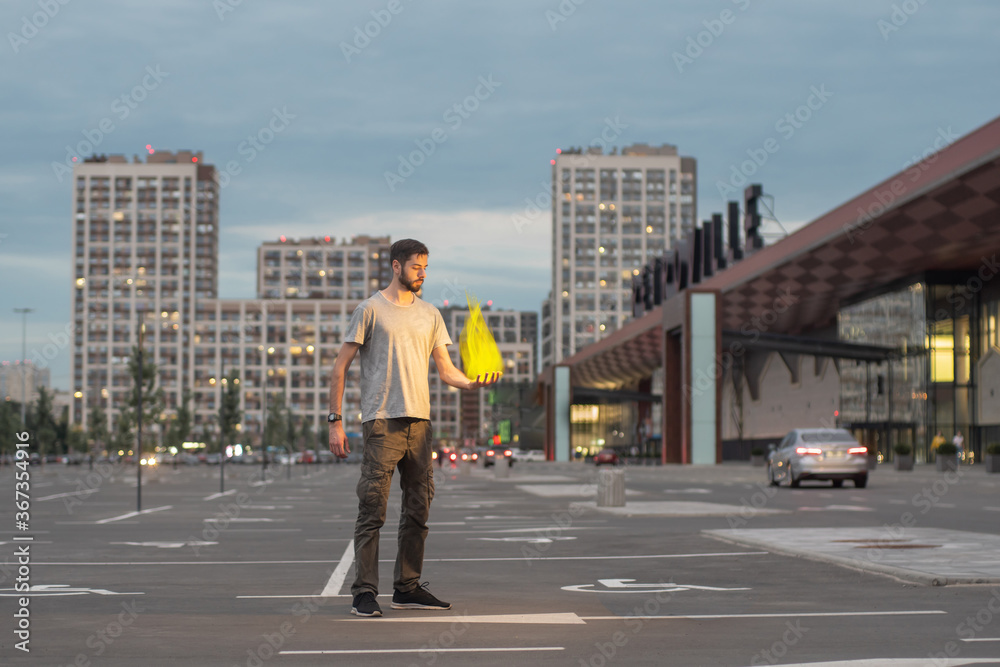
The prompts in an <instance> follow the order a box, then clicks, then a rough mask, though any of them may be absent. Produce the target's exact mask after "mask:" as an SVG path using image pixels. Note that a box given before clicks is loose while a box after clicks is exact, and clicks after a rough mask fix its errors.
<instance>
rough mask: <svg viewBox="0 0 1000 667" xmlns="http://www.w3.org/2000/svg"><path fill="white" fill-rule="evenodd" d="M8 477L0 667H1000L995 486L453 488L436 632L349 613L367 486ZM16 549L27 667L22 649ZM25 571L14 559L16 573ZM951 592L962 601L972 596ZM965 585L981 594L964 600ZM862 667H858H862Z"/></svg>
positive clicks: (704, 480) (551, 484)
mask: <svg viewBox="0 0 1000 667" xmlns="http://www.w3.org/2000/svg"><path fill="white" fill-rule="evenodd" d="M227 471H228V476H227V480H226V491H225V492H224V493H221V494H220V490H219V469H218V467H212V468H209V467H205V466H203V467H194V468H185V467H181V468H179V469H177V470H173V469H170V468H164V469H161V470H157V471H155V472H154V473H150V472H148V471H147V474H145V476H144V484H143V487H142V508H143V512H142V513H140V514H136V513H135V510H136V495H137V489H136V485H135V469H134V468H131V469H118V468H114V469H111V468H107V469H104V468H100V467H98V468H96V469H95V470H94V471H93V472H91V471H89V470H88V469H87V467H86V466H82V467H63V466H55V465H49V466H46V467H45V468H44V469H39V468H32V477H31V490H30V495H31V509H30V514H31V516H30V528H29V530H28V531H26V532H25V531H17V530H16V529H15V511H16V508H15V506H14V501H13V498H14V476H13V470H12V469H11V468H9V467H7V468H3V469H0V475H2V477H0V494H2V497H4V498H7V500H6V501H3V503H0V526H2V527H4V528H5V530H0V542H3V544H2V548H3V552H0V553H2V557H0V596H3V597H4V601H3V609H4V611H3V612H2V613H3V617H4V618H3V621H2V623H3V625H4V626H5V627H6V628H7V629H5V631H4V632H2V633H0V662H2V663H3V664H12V665H13V664H37V665H81V666H85V665H122V666H124V665H129V666H133V665H149V666H160V665H205V666H209V665H226V666H227V667H231V666H233V665H249V666H255V665H293V666H298V665H320V664H323V665H328V664H344V665H368V664H371V665H470V664H475V665H509V664H539V663H543V662H544V663H547V664H554V665H592V666H594V667H601V666H603V665H612V664H615V665H647V664H648V665H726V666H730V665H731V666H740V667H742V666H745V665H767V664H783V665H791V664H828V663H830V662H834V661H845V662H836V664H838V665H840V664H843V665H897V666H900V667H902V666H907V665H914V666H915V665H976V664H1000V565H998V564H1000V552H998V547H997V535H998V534H1000V479H998V478H997V476H989V475H986V474H985V473H984V472H983V471H982V470H981V469H976V468H969V469H964V470H963V471H962V472H961V473H960V474H957V475H956V474H954V473H952V474H951V475H949V476H947V477H946V476H945V475H944V474H943V473H938V472H936V471H934V470H932V469H931V468H929V467H926V468H919V467H918V470H916V471H915V472H913V473H898V472H895V471H893V470H891V469H884V470H883V469H879V470H877V471H875V472H874V473H873V475H872V478H871V482H870V484H869V487H868V488H867V489H853V488H851V487H850V485H849V484H848V485H846V486H845V488H841V489H834V488H830V487H829V486H828V485H823V484H818V483H817V484H814V485H810V484H808V483H803V486H802V488H800V489H789V488H779V489H772V488H770V487H767V486H765V485H764V484H763V480H764V472H763V471H762V470H761V469H754V468H750V467H749V466H746V465H723V466H714V467H685V468H680V467H665V468H660V467H632V468H628V469H627V470H626V471H625V479H626V488H627V491H628V493H627V496H626V497H627V502H626V506H625V508H611V509H608V508H598V507H596V506H595V503H594V497H593V496H594V493H595V490H596V487H595V480H596V476H595V470H594V469H593V468H592V467H588V466H585V465H583V464H552V463H528V464H518V465H516V466H515V467H514V468H513V469H512V470H511V471H510V476H509V477H506V478H498V476H497V474H496V472H495V471H493V470H483V469H481V468H476V469H473V470H472V471H471V472H468V473H464V472H462V471H460V470H458V469H441V470H438V472H437V474H436V483H437V495H436V498H435V500H434V505H433V509H432V516H431V534H430V538H429V541H428V546H427V554H426V562H425V568H424V579H425V580H427V581H428V582H429V583H430V587H431V590H432V592H434V593H435V594H436V595H437V596H438V597H440V598H442V599H445V600H448V601H451V602H452V603H453V609H452V610H450V611H447V612H426V611H423V612H421V611H396V610H392V609H390V608H389V604H388V602H389V596H391V593H392V591H391V574H392V561H393V558H394V555H395V520H394V518H393V514H394V513H395V512H394V511H393V508H394V507H398V489H394V492H393V496H392V498H391V499H390V519H389V521H388V522H387V526H386V529H384V530H383V540H382V551H381V559H382V583H383V590H382V591H380V593H381V597H380V602H381V603H382V607H383V611H384V612H385V616H384V617H382V618H378V619H359V618H357V617H354V616H352V615H350V614H349V610H350V602H351V598H350V595H349V587H350V581H351V578H352V575H353V572H352V570H351V549H350V544H351V538H352V533H353V523H354V517H355V513H356V498H355V495H354V485H355V482H356V479H357V475H358V467H357V466H351V465H325V466H293V467H292V468H291V471H290V472H291V475H290V477H289V476H288V472H289V471H288V470H287V469H279V470H274V469H272V474H269V475H267V476H262V475H261V471H260V469H259V468H257V467H249V466H228V467H227ZM26 535H30V536H32V537H33V540H32V541H31V542H30V565H29V569H30V585H31V597H30V603H29V604H28V606H27V608H28V609H29V611H30V616H29V619H30V621H29V623H28V629H29V631H30V643H29V645H28V647H29V648H30V653H24V652H23V651H20V650H18V649H17V648H16V647H15V644H16V643H18V642H19V641H22V639H20V638H19V637H18V636H17V635H16V634H15V630H17V629H18V624H19V623H20V620H19V619H18V618H17V617H15V613H17V612H18V610H19V609H20V608H21V607H20V604H19V602H18V601H19V599H20V597H23V596H24V593H23V592H18V591H17V590H16V585H17V580H18V577H19V574H18V567H19V565H18V557H17V556H16V555H15V554H16V550H17V549H23V547H24V545H25V542H24V541H18V542H15V541H14V540H13V538H14V536H18V537H24V536H26ZM22 553H23V552H22ZM963 577H964V578H963ZM971 582H976V583H971ZM866 661H867V662H866Z"/></svg>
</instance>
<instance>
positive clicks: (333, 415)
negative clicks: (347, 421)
mask: <svg viewBox="0 0 1000 667" xmlns="http://www.w3.org/2000/svg"><path fill="white" fill-rule="evenodd" d="M342 419H343V417H341V416H340V415H338V414H337V413H336V412H331V413H330V414H328V415H327V416H326V420H327V421H328V422H330V423H331V424H332V423H333V422H339V421H340V420H342Z"/></svg>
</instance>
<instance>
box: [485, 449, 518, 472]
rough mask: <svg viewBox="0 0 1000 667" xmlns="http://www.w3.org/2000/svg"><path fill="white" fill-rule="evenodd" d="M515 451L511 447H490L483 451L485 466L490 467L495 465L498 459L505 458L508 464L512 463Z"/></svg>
mask: <svg viewBox="0 0 1000 667" xmlns="http://www.w3.org/2000/svg"><path fill="white" fill-rule="evenodd" d="M513 457H514V452H513V450H510V449H499V448H495V447H490V448H489V449H487V450H486V451H485V452H483V456H482V459H483V467H484V468H489V467H490V466H495V465H496V463H497V461H499V460H504V461H506V462H507V465H508V466H509V465H511V464H512V463H513V462H514V458H513Z"/></svg>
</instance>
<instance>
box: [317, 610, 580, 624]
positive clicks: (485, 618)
mask: <svg viewBox="0 0 1000 667" xmlns="http://www.w3.org/2000/svg"><path fill="white" fill-rule="evenodd" d="M337 620H338V621H347V622H351V621H355V622H357V621H361V622H365V621H367V622H369V623H371V620H370V619H364V618H339V619H337ZM382 621H385V622H389V623H393V622H395V623H457V622H459V621H461V622H462V623H521V624H525V625H528V624H530V625H586V621H584V620H583V619H582V618H580V617H579V616H577V615H576V614H574V613H573V612H567V613H553V614H488V615H482V616H438V615H433V616H410V617H407V618H386V617H384V616H383V617H382Z"/></svg>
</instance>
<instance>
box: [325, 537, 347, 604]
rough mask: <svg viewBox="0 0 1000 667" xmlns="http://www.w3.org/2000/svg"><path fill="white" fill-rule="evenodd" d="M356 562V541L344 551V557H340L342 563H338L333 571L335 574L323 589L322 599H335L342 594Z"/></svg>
mask: <svg viewBox="0 0 1000 667" xmlns="http://www.w3.org/2000/svg"><path fill="white" fill-rule="evenodd" d="M353 562H354V540H351V541H350V542H348V543H347V548H346V549H344V555H343V556H341V557H340V562H339V563H337V567H335V568H334V569H333V574H331V575H330V580H329V581H327V582H326V586H324V587H323V592H322V593H320V597H333V596H335V595H339V594H340V589H341V588H342V587H343V585H344V579H346V578H347V573H348V571H349V570H350V569H351V563H353Z"/></svg>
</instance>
